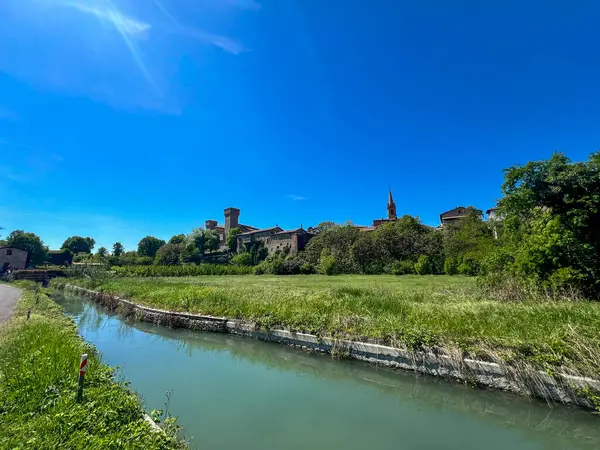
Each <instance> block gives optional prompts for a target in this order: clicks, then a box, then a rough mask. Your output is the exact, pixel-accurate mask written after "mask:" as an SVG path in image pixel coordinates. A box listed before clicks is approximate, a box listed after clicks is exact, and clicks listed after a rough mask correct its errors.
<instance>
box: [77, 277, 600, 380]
mask: <svg viewBox="0 0 600 450" xmlns="http://www.w3.org/2000/svg"><path fill="white" fill-rule="evenodd" d="M70 282H71V281H70ZM75 284H80V285H85V284H86V283H85V282H84V281H79V282H75ZM88 287H94V288H95V289H96V290H101V291H105V292H110V293H114V294H119V295H121V296H123V297H126V298H129V299H132V300H134V301H136V302H138V303H141V304H144V305H148V306H152V307H157V308H161V309H167V310H173V311H183V312H194V313H202V314H209V315H214V316H224V317H229V318H238V319H246V320H250V321H253V322H256V323H258V324H259V325H260V326H261V327H263V328H267V329H269V328H270V329H273V328H286V329H290V330H295V331H304V332H309V333H315V334H319V335H329V336H337V337H348V338H355V339H364V338H373V339H377V340H379V341H380V342H383V343H387V344H391V345H398V346H405V347H408V348H420V347H423V346H425V347H442V348H445V349H448V348H453V349H459V350H462V351H466V352H467V353H468V354H470V355H472V356H478V357H484V358H485V357H490V355H489V352H490V350H491V349H492V350H493V353H494V355H495V357H497V356H498V355H501V356H502V358H504V359H507V360H510V359H511V358H519V357H525V358H527V359H528V360H529V361H532V362H534V363H535V364H536V365H539V366H541V367H545V368H548V367H549V366H551V367H555V366H567V367H571V368H574V369H577V370H578V371H579V372H580V373H581V372H582V371H585V372H589V371H595V373H597V372H598V367H597V365H596V366H594V364H596V363H597V360H596V359H595V358H596V356H595V355H596V354H597V353H599V352H600V304H599V303H593V302H585V301H578V302H573V301H566V300H565V301H541V300H531V301H525V302H518V303H514V302H512V303H511V302H502V301H498V300H492V299H489V298H486V297H485V296H484V295H483V294H482V293H481V292H480V291H479V290H478V289H477V286H476V283H475V279H473V278H466V277H448V276H402V277H397V276H337V277H328V276H319V275H311V276H287V277H281V276H280V277H277V276H238V277H218V276H217V277H189V278H149V279H142V278H115V279H110V280H106V281H104V282H103V283H101V284H100V285H99V286H89V285H88ZM581 348H585V349H587V350H586V352H587V353H589V354H588V355H587V356H586V355H583V354H582V352H581V351H580V350H579V349H581ZM584 353H585V352H584Z"/></svg>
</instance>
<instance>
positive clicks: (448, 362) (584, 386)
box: [59, 284, 600, 409]
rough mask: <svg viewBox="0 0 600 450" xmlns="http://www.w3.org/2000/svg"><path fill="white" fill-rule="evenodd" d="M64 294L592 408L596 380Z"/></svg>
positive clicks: (144, 316)
mask: <svg viewBox="0 0 600 450" xmlns="http://www.w3.org/2000/svg"><path fill="white" fill-rule="evenodd" d="M59 287H60V288H62V289H64V290H65V291H68V292H73V293H75V294H79V295H83V296H86V297H87V298H90V299H92V300H93V301H95V302H97V303H99V304H101V305H102V306H104V307H106V308H107V309H109V310H113V311H118V312H119V313H121V314H123V315H125V316H127V317H131V318H134V319H135V320H141V321H146V322H151V323H154V324H161V325H166V326H169V327H174V328H188V329H192V330H197V331H209V332H219V333H230V334H235V335H241V336H247V337H251V338H254V339H259V340H263V341H269V342H275V343H280V344H285V345H289V346H293V347H298V348H302V349H304V350H310V351H316V352H322V353H328V354H331V355H333V356H337V357H342V358H349V359H356V360H361V361H366V362H369V363H371V364H374V365H377V366H386V367H391V368H397V369H403V370H410V371H414V372H418V373H423V374H428V375H433V376H437V377H443V378H446V379H452V380H458V381H460V382H463V383H469V384H472V385H477V386H483V387H488V388H493V389H499V390H504V391H509V392H513V393H516V394H519V395H525V396H532V397H537V398H540V399H544V400H546V401H548V402H559V403H564V404H574V405H577V406H581V407H584V408H588V409H595V408H597V407H598V404H597V393H598V392H600V381H599V380H598V379H595V378H591V377H585V376H576V375H572V374H568V373H562V372H560V371H554V372H551V371H544V370H537V369H535V368H533V367H531V366H528V365H525V364H522V363H521V364H512V365H511V364H510V362H507V361H502V360H499V361H485V360H478V359H473V358H465V357H464V356H463V355H462V354H460V353H458V352H453V351H449V350H446V349H443V348H436V349H434V350H433V351H431V350H430V351H427V350H424V349H422V348H421V349H404V348H398V347H394V346H389V345H383V344H381V343H377V342H375V341H374V340H369V339H363V340H351V339H344V338H338V337H335V336H322V335H316V334H311V333H305V332H295V331H290V330H285V329H265V328H264V327H261V326H260V325H259V324H257V323H255V322H250V321H246V320H239V319H230V318H225V317H214V316H209V315H201V314H193V313H185V312H176V311H167V310H162V309H158V308H153V307H150V306H146V305H142V304H140V303H137V302H133V301H131V300H128V299H126V298H123V297H121V296H118V295H114V294H112V293H106V292H98V291H94V290H90V289H86V288H83V287H79V286H74V285H70V284H59Z"/></svg>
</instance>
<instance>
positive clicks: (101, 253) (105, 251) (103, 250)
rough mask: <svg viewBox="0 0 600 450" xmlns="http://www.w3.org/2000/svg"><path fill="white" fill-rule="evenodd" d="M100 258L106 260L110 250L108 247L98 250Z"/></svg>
mask: <svg viewBox="0 0 600 450" xmlns="http://www.w3.org/2000/svg"><path fill="white" fill-rule="evenodd" d="M96 254H97V255H98V256H99V257H100V258H105V257H106V255H107V254H108V250H107V249H106V247H100V248H99V249H98V252H97V253H96Z"/></svg>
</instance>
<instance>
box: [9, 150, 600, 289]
mask: <svg viewBox="0 0 600 450" xmlns="http://www.w3.org/2000/svg"><path fill="white" fill-rule="evenodd" d="M504 172H505V180H504V183H503V185H502V196H501V198H500V199H499V202H498V208H497V211H496V219H494V220H488V221H484V220H483V217H482V213H481V211H479V210H477V209H475V208H468V209H467V211H466V214H465V217H464V218H462V219H461V220H459V221H457V222H456V223H452V224H447V225H444V227H443V229H442V230H441V231H440V230H438V229H434V228H432V227H429V226H427V225H424V224H423V223H421V222H420V220H419V219H418V218H416V217H411V216H404V217H401V218H400V219H398V220H397V221H395V222H390V223H386V224H384V225H382V226H380V227H378V228H377V229H376V230H374V231H370V232H365V231H361V230H360V229H359V228H357V227H354V226H352V225H351V224H341V225H338V224H334V223H332V222H323V223H321V224H319V225H318V226H317V227H316V236H315V237H314V238H313V239H312V240H311V241H310V242H309V243H308V245H307V247H306V249H305V250H304V251H302V252H299V253H298V254H296V255H290V254H289V252H288V251H286V250H283V251H278V252H276V253H274V254H271V255H269V254H268V252H267V251H266V249H265V248H264V246H263V245H262V243H261V242H255V243H250V244H247V245H245V246H244V248H241V249H238V248H237V238H236V237H237V234H239V233H240V232H241V230H239V229H234V230H231V231H230V233H229V235H228V236H227V237H226V247H227V252H219V248H220V244H221V242H220V236H219V235H218V234H217V233H215V232H214V231H212V230H205V229H203V228H197V229H195V230H193V231H192V232H191V233H189V234H179V235H175V236H173V237H172V238H171V239H169V241H168V242H166V241H164V240H162V239H159V238H157V237H154V236H146V237H144V238H143V239H141V240H140V242H139V243H138V247H137V250H135V251H129V252H126V251H125V249H124V248H123V245H122V244H121V243H119V242H116V243H115V244H114V245H113V248H112V251H111V252H109V250H108V249H106V248H104V247H100V248H99V249H98V250H97V252H96V253H95V254H93V255H92V250H93V248H94V245H95V241H94V239H92V238H89V237H81V236H72V237H69V238H68V239H66V240H65V242H64V243H63V245H62V251H63V252H70V253H71V254H72V255H74V256H73V258H74V260H89V261H94V260H95V261H102V262H107V263H109V264H112V265H136V264H137V265H150V264H156V265H176V264H194V263H195V264H198V263H202V262H207V260H208V261H210V262H218V263H228V264H235V265H240V266H255V269H254V271H255V273H258V274H261V273H273V274H299V273H307V274H308V273H323V274H328V275H335V274H354V273H356V274H358V273H364V274H381V273H389V274H397V275H401V274H421V275H425V274H443V273H445V274H448V275H457V274H462V275H480V276H481V278H482V280H483V281H484V283H485V284H486V285H488V286H491V287H493V288H496V289H500V288H506V287H507V286H509V287H511V288H519V289H525V288H534V289H545V290H552V291H560V290H563V289H574V290H576V291H578V292H581V293H583V294H584V295H586V296H592V297H595V298H597V297H600V256H599V255H600V152H596V153H593V154H592V155H590V157H589V158H588V160H586V161H582V162H573V161H571V160H569V159H568V158H567V157H566V156H565V155H563V154H561V153H556V154H554V155H553V156H552V157H551V158H549V159H547V160H542V161H533V162H530V163H528V164H526V165H517V166H513V167H510V168H508V169H506V170H505V171H504ZM3 243H4V244H5V245H12V246H14V247H16V248H21V249H23V250H26V251H28V252H29V253H30V262H31V264H32V265H39V264H42V263H44V262H46V261H48V249H47V247H46V246H45V245H44V244H43V242H42V241H41V240H40V238H39V237H38V236H36V235H35V234H33V233H26V232H24V231H23V230H17V231H13V232H12V233H10V234H9V235H8V237H7V238H6V239H5V241H4V242H3Z"/></svg>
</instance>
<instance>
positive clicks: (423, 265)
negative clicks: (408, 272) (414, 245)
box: [415, 255, 431, 275]
mask: <svg viewBox="0 0 600 450" xmlns="http://www.w3.org/2000/svg"><path fill="white" fill-rule="evenodd" d="M415 272H417V274H418V275H430V274H431V263H430V261H429V256H427V255H421V256H419V259H418V260H417V262H416V263H415Z"/></svg>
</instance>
